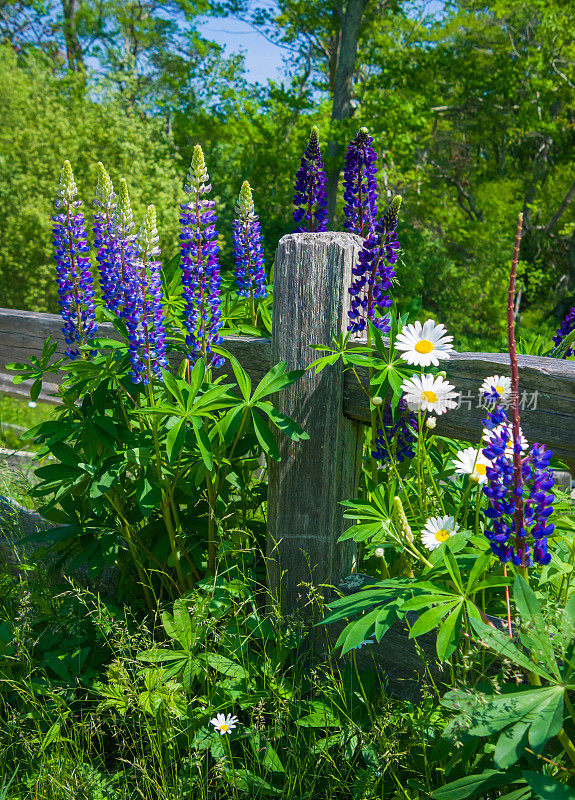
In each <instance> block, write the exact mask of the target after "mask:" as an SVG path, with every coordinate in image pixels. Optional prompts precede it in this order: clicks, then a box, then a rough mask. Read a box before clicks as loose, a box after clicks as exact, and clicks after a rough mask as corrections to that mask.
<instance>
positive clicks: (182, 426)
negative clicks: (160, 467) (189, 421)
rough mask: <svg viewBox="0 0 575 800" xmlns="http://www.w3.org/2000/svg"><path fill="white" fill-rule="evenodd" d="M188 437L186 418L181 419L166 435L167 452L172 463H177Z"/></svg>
mask: <svg viewBox="0 0 575 800" xmlns="http://www.w3.org/2000/svg"><path fill="white" fill-rule="evenodd" d="M185 438H186V420H185V419H180V420H178V422H176V424H175V425H172V427H171V428H170V430H169V431H168V435H167V436H166V453H167V455H168V461H169V462H170V464H175V463H176V461H177V460H178V456H179V455H180V452H181V450H182V447H183V446H184V440H185Z"/></svg>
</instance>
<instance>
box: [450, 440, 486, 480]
mask: <svg viewBox="0 0 575 800" xmlns="http://www.w3.org/2000/svg"><path fill="white" fill-rule="evenodd" d="M453 463H454V465H455V471H456V472H457V474H458V475H470V476H471V479H472V480H473V482H474V483H485V482H486V480H487V474H486V470H487V467H490V466H491V463H492V462H491V461H490V460H489V459H488V458H485V456H484V455H483V453H482V452H481V450H476V449H475V447H466V448H465V450H460V451H459V452H458V454H457V458H456V459H455V461H454V462H453Z"/></svg>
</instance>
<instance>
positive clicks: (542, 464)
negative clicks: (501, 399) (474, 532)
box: [483, 398, 555, 567]
mask: <svg viewBox="0 0 575 800" xmlns="http://www.w3.org/2000/svg"><path fill="white" fill-rule="evenodd" d="M488 399H490V398H488ZM483 422H484V424H485V427H486V428H487V429H488V430H489V431H491V434H490V437H489V441H488V443H487V446H486V447H485V448H484V449H483V455H484V456H485V457H486V458H488V459H489V460H490V461H491V462H492V466H488V467H487V468H486V475H487V485H486V486H484V487H483V492H484V494H485V495H486V497H487V498H488V499H489V502H490V508H488V509H487V510H486V511H485V515H486V517H487V518H488V519H489V520H491V521H492V523H491V528H490V529H489V530H486V531H485V536H486V537H487V539H488V540H489V543H490V545H491V549H492V551H493V553H494V554H495V555H496V556H497V557H498V558H499V560H500V561H502V562H503V563H506V562H507V561H512V562H513V563H514V564H515V565H520V564H524V565H525V566H526V567H531V566H532V565H533V561H534V560H535V562H536V563H538V564H541V565H545V564H548V563H549V562H550V561H551V554H550V553H549V550H548V545H547V537H548V536H550V535H551V534H552V533H553V530H554V525H553V524H552V523H549V517H550V516H551V514H552V513H553V508H552V504H553V502H554V500H555V496H554V495H553V494H552V493H551V492H550V490H551V489H552V488H553V485H554V479H553V473H552V472H551V470H550V469H549V461H550V459H551V456H552V453H551V451H550V450H546V449H545V447H544V446H543V445H540V444H534V445H533V447H532V448H531V450H530V452H529V453H528V454H527V455H526V456H525V457H523V458H522V459H521V482H522V484H521V485H519V486H518V487H517V488H515V481H514V465H513V453H515V454H516V455H517V454H521V453H522V450H523V446H524V445H523V441H522V439H521V436H520V437H519V438H518V440H517V441H516V442H513V434H512V430H511V424H510V423H509V421H508V419H507V415H506V413H505V411H504V410H503V409H502V408H501V406H496V408H495V409H494V410H493V411H491V412H490V413H489V414H488V418H487V419H486V420H483ZM520 499H521V500H523V502H522V506H523V521H522V525H521V526H520V528H519V531H516V530H515V520H514V515H515V512H516V510H517V508H518V502H520ZM512 537H515V539H514V540H512ZM528 537H531V538H532V539H533V542H532V546H533V554H532V553H531V549H530V545H529V543H528V542H527V538H528Z"/></svg>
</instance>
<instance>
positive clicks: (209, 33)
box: [200, 17, 286, 83]
mask: <svg viewBox="0 0 575 800" xmlns="http://www.w3.org/2000/svg"><path fill="white" fill-rule="evenodd" d="M200 32H201V33H202V35H203V36H205V37H206V39H211V40H212V41H214V42H217V43H218V44H221V45H224V46H225V48H226V53H227V54H228V55H230V54H231V53H236V52H238V51H243V52H244V54H245V57H246V69H247V72H248V78H249V80H251V81H254V82H255V81H259V82H260V83H265V82H266V81H267V79H268V78H271V79H272V80H273V79H278V78H280V77H281V74H282V66H283V64H282V59H283V57H284V54H285V52H286V51H285V50H284V49H283V48H281V47H278V46H277V45H275V44H272V43H271V42H269V41H268V40H267V39H265V38H264V37H263V36H262V35H261V34H260V33H258V32H257V31H255V30H254V29H253V28H252V27H250V25H248V24H247V23H246V22H242V21H241V20H239V19H235V18H234V17H227V18H226V19H218V18H216V19H214V18H211V19H207V20H206V21H205V22H203V23H202V24H201V25H200Z"/></svg>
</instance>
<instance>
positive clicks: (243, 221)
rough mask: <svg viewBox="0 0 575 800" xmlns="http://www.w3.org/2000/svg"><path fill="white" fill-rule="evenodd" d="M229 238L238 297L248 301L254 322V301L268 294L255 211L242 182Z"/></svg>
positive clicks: (249, 189)
mask: <svg viewBox="0 0 575 800" xmlns="http://www.w3.org/2000/svg"><path fill="white" fill-rule="evenodd" d="M236 214H237V217H236V219H235V220H234V222H233V226H232V228H233V233H232V238H233V242H234V257H235V261H236V284H237V287H238V288H237V292H238V294H239V296H240V297H246V298H249V299H250V301H251V311H252V321H253V323H254V325H255V323H256V307H255V301H256V300H257V299H259V298H263V297H267V294H268V290H267V287H266V273H265V270H264V263H265V261H264V250H263V246H262V234H261V230H260V223H259V219H258V217H257V215H256V214H255V209H254V201H253V196H252V190H251V187H250V185H249V183H248V182H247V181H244V182H243V184H242V188H241V190H240V196H239V198H238V202H237V205H236Z"/></svg>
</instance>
